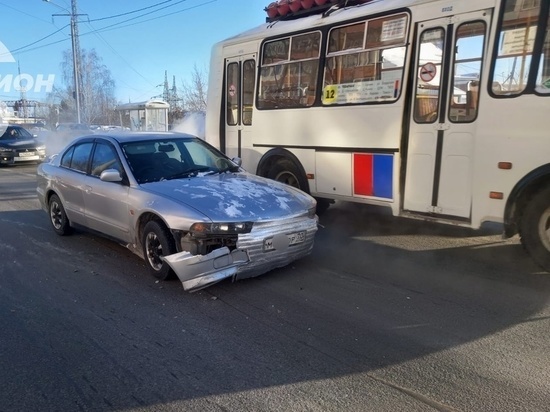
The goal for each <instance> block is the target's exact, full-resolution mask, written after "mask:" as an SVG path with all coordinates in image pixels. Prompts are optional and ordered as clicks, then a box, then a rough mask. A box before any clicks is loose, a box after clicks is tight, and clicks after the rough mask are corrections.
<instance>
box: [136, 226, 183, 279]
mask: <svg viewBox="0 0 550 412" xmlns="http://www.w3.org/2000/svg"><path fill="white" fill-rule="evenodd" d="M141 246H142V248H143V257H144V258H145V263H146V265H147V267H148V269H149V272H150V273H151V274H152V275H153V276H154V277H156V278H157V279H160V280H169V279H174V278H175V277H176V275H175V273H174V271H173V270H172V268H171V267H170V265H168V263H167V262H165V261H164V260H162V259H161V257H162V256H168V255H171V254H174V253H176V245H175V243H174V239H173V238H172V236H171V235H170V233H169V232H168V230H167V229H166V228H165V227H164V226H162V225H161V224H159V223H158V222H155V221H150V222H148V223H147V224H146V225H145V228H144V229H143V236H142V241H141Z"/></svg>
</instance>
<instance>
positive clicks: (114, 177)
mask: <svg viewBox="0 0 550 412" xmlns="http://www.w3.org/2000/svg"><path fill="white" fill-rule="evenodd" d="M99 178H100V179H101V180H102V181H104V182H122V176H121V175H120V172H119V171H118V170H116V169H107V170H104V171H103V172H101V174H100V175H99Z"/></svg>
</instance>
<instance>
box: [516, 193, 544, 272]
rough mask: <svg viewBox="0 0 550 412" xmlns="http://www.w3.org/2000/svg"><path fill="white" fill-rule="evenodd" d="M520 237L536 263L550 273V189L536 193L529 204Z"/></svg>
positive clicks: (522, 219) (520, 228)
mask: <svg viewBox="0 0 550 412" xmlns="http://www.w3.org/2000/svg"><path fill="white" fill-rule="evenodd" d="M519 235H520V238H521V243H522V244H523V247H524V248H525V250H526V251H527V253H529V255H531V257H532V258H533V260H534V261H535V263H537V264H538V265H539V266H541V267H542V268H543V269H544V270H546V271H547V272H550V187H547V188H545V189H543V190H541V191H539V192H538V193H536V194H535V195H534V196H533V197H532V198H531V199H530V201H529V202H528V203H527V205H526V207H525V210H524V212H523V215H522V217H521V221H520V224H519Z"/></svg>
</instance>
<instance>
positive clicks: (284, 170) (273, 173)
mask: <svg viewBox="0 0 550 412" xmlns="http://www.w3.org/2000/svg"><path fill="white" fill-rule="evenodd" d="M267 177H268V178H270V179H273V180H276V181H278V182H282V183H285V184H287V185H289V186H293V187H295V188H298V189H300V190H302V191H304V192H309V190H308V187H307V182H306V180H305V177H303V176H302V173H301V172H300V170H299V169H298V167H297V166H296V165H295V164H294V162H291V161H290V160H288V159H280V160H277V161H276V162H275V164H274V165H273V167H272V168H271V169H270V170H269V172H268V173H267Z"/></svg>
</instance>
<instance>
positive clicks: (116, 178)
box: [37, 132, 317, 291]
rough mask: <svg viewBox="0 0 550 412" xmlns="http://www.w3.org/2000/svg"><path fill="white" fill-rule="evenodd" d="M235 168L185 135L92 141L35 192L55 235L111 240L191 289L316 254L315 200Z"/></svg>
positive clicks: (49, 172)
mask: <svg viewBox="0 0 550 412" xmlns="http://www.w3.org/2000/svg"><path fill="white" fill-rule="evenodd" d="M238 163H239V161H238V160H237V159H236V160H230V159H229V158H228V157H226V156H225V155H223V154H222V153H221V152H219V151H218V150H216V149H215V148H213V147H212V146H210V145H209V144H208V143H206V142H204V141H203V140H202V139H199V138H197V137H195V136H191V135H187V134H180V133H171V132H164V133H163V132H159V133H153V132H152V133H145V132H142V133H122V134H116V133H114V134H96V135H94V136H87V137H81V138H77V139H76V140H74V141H73V142H72V143H71V144H69V145H68V146H67V147H66V148H65V149H64V150H63V151H61V153H59V154H58V155H57V156H55V157H54V158H53V159H51V160H50V162H48V163H43V164H41V165H40V166H39V167H38V170H37V174H38V187H37V192H38V198H39V200H40V203H41V205H42V208H43V209H44V210H46V211H47V212H48V216H49V220H50V222H51V224H52V227H53V230H54V231H55V232H56V233H57V234H59V235H67V234H69V233H70V232H71V231H72V229H73V228H74V227H84V228H86V229H91V230H93V231H95V232H99V233H101V234H103V235H105V236H108V237H110V238H113V239H116V240H118V241H119V242H121V243H122V244H124V245H126V246H127V247H128V248H129V249H130V250H132V251H133V252H134V253H136V254H138V255H140V256H142V257H143V258H144V259H145V262H146V265H147V266H148V268H149V271H150V272H151V273H152V274H153V275H154V276H156V277H157V278H159V279H162V280H164V279H167V278H169V277H172V276H173V275H174V274H175V275H177V277H179V279H180V280H181V282H182V284H183V287H184V289H185V290H189V291H191V290H196V289H200V288H203V287H206V286H208V285H210V284H213V283H215V282H217V281H219V280H222V279H225V278H228V277H233V279H242V278H246V277H253V276H258V275H261V274H264V273H266V272H268V271H270V270H272V269H274V268H277V267H281V266H285V265H287V264H289V263H290V262H292V261H294V260H296V259H299V258H302V257H304V256H306V255H308V254H309V253H310V252H311V250H312V248H313V242H314V236H315V232H316V231H317V216H316V215H315V207H316V202H315V199H313V198H312V197H311V196H309V195H308V194H306V193H304V192H302V191H300V190H298V189H296V188H293V187H291V186H288V185H285V184H282V183H279V182H276V181H274V180H268V179H265V178H261V177H258V176H255V175H252V174H249V173H247V172H245V171H244V170H243V169H241V168H240V166H239V164H238Z"/></svg>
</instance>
